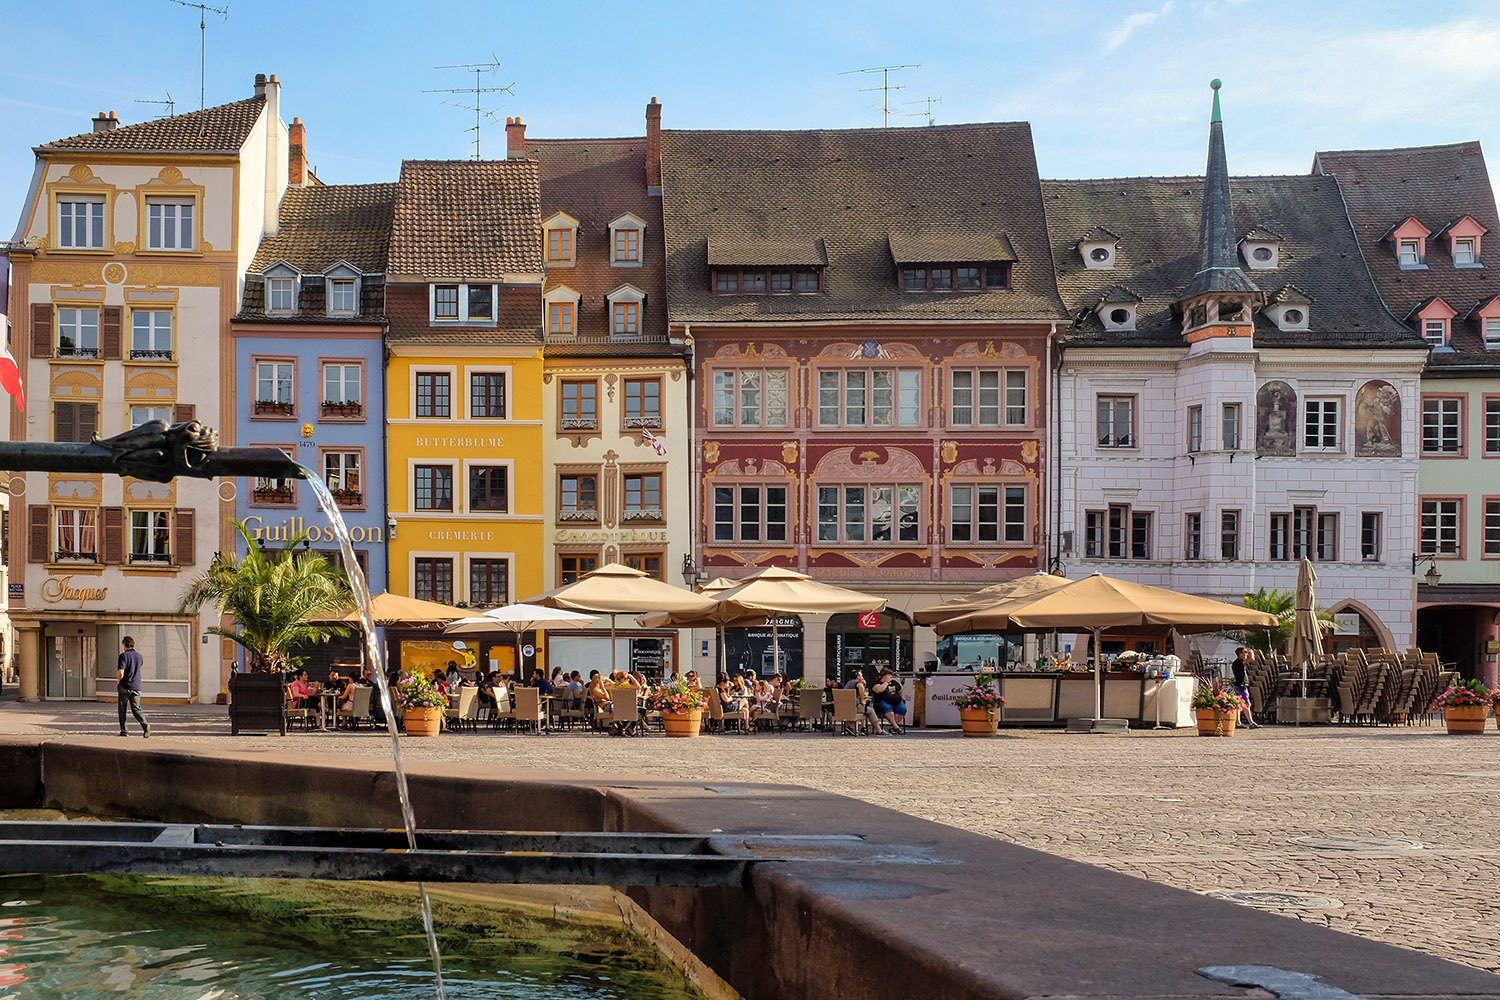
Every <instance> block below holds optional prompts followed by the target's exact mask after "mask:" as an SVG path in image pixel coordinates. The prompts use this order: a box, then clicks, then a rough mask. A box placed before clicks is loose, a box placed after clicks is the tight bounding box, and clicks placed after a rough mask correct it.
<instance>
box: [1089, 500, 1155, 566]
mask: <svg viewBox="0 0 1500 1000" xmlns="http://www.w3.org/2000/svg"><path fill="white" fill-rule="evenodd" d="M1151 521H1152V515H1151V513H1150V512H1149V511H1133V510H1131V509H1130V507H1129V506H1127V505H1125V504H1110V506H1109V509H1108V510H1091V511H1087V512H1086V513H1085V514H1084V553H1085V555H1090V556H1092V557H1093V558H1106V559H1150V558H1151V527H1152V524H1151Z"/></svg>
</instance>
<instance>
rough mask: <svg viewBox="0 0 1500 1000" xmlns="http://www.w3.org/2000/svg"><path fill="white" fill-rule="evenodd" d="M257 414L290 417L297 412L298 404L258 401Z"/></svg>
mask: <svg viewBox="0 0 1500 1000" xmlns="http://www.w3.org/2000/svg"><path fill="white" fill-rule="evenodd" d="M255 412H256V413H258V414H267V413H270V414H275V415H277V416H283V417H290V416H291V415H292V414H294V413H296V412H297V404H296V403H284V402H282V401H281V400H278V399H257V400H256V401H255Z"/></svg>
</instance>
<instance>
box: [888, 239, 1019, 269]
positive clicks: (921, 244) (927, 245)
mask: <svg viewBox="0 0 1500 1000" xmlns="http://www.w3.org/2000/svg"><path fill="white" fill-rule="evenodd" d="M889 242H890V245H891V258H892V259H893V260H895V262H896V263H897V264H947V263H971V264H991V263H994V262H995V261H1013V260H1015V259H1016V251H1015V250H1014V249H1013V248H1012V247H1011V245H1010V240H1008V239H1006V237H1005V234H1004V233H999V234H997V235H994V236H990V235H986V234H984V233H956V234H939V235H933V236H928V235H921V236H912V235H909V234H903V233H891V235H890V237H889Z"/></svg>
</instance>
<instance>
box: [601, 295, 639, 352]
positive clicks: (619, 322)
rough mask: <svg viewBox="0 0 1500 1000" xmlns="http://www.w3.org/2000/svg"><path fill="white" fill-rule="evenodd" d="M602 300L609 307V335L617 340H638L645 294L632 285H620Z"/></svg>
mask: <svg viewBox="0 0 1500 1000" xmlns="http://www.w3.org/2000/svg"><path fill="white" fill-rule="evenodd" d="M604 298H605V301H606V302H607V303H608V305H609V335H610V336H611V337H613V338H615V339H617V340H637V339H639V338H640V336H641V319H642V317H641V313H642V311H643V310H644V308H645V304H646V293H645V292H643V291H641V290H640V289H639V288H636V287H635V286H634V285H621V286H620V287H619V288H616V289H615V290H614V291H612V292H610V293H609V294H608V295H606V296H605V297H604Z"/></svg>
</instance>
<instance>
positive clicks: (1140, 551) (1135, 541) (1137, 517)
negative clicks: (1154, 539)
mask: <svg viewBox="0 0 1500 1000" xmlns="http://www.w3.org/2000/svg"><path fill="white" fill-rule="evenodd" d="M1130 558H1132V559H1150V558H1151V515H1150V514H1149V513H1146V512H1144V511H1132V512H1131V514H1130Z"/></svg>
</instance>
